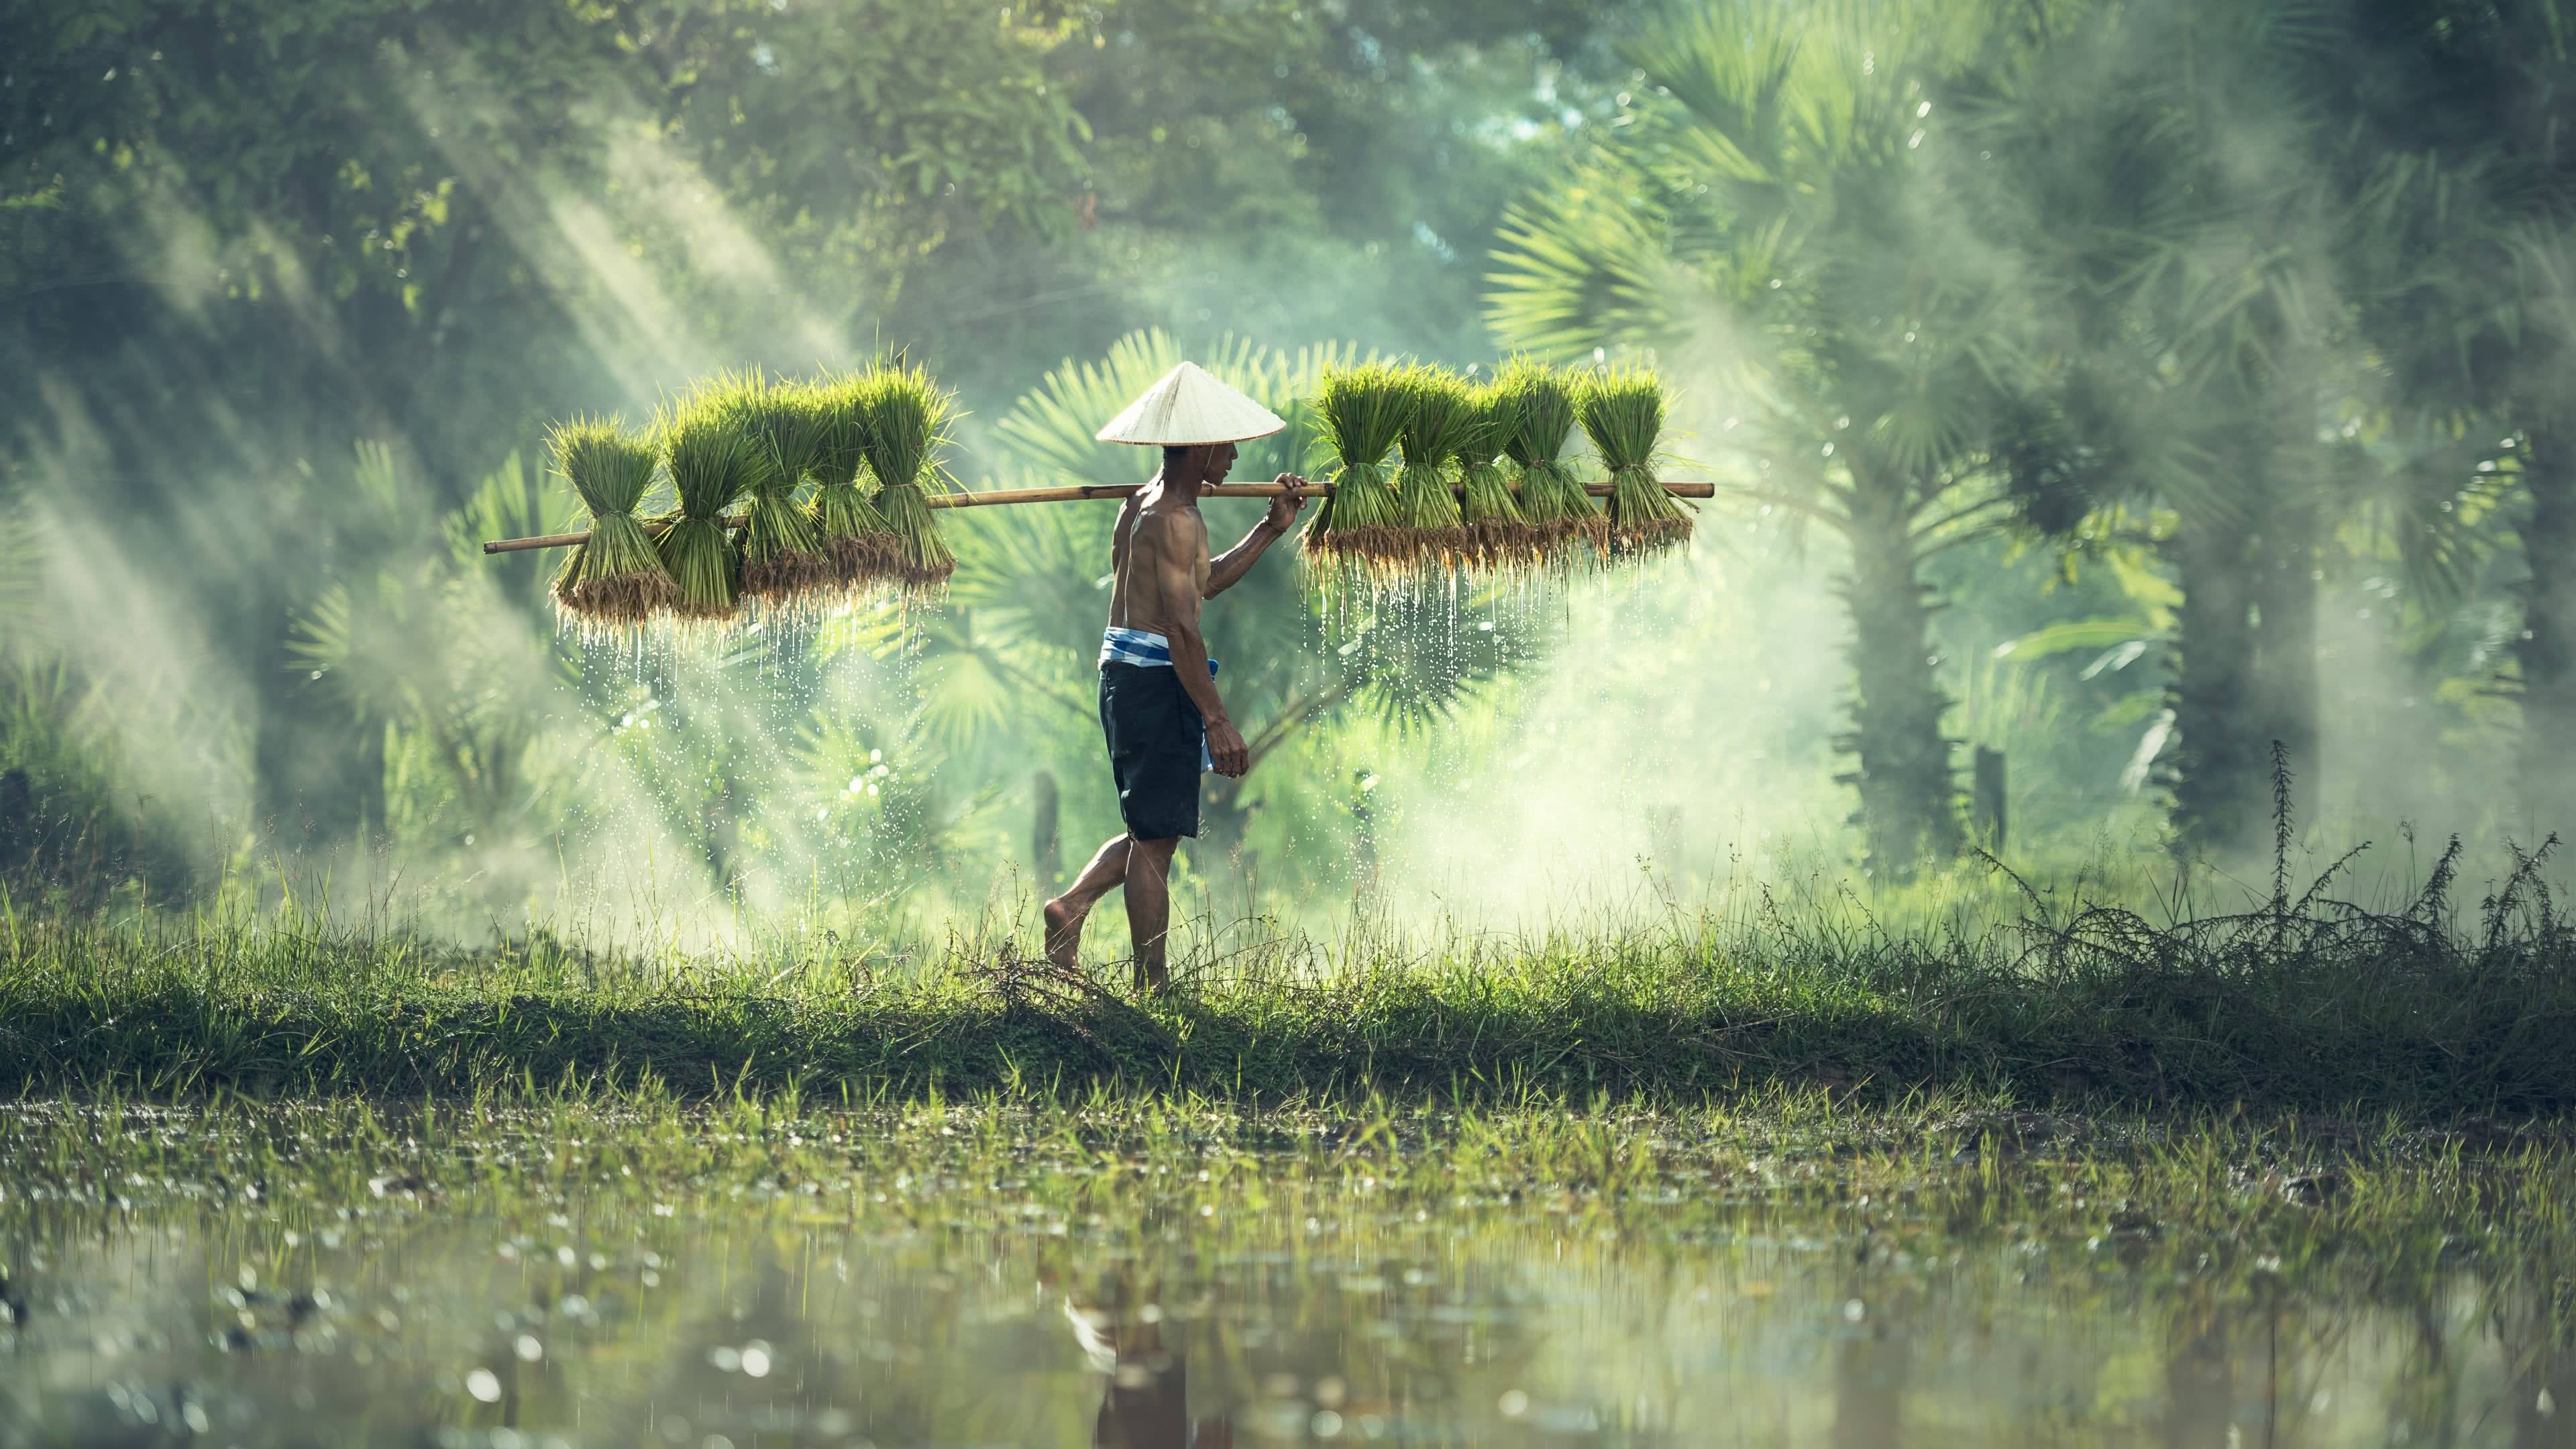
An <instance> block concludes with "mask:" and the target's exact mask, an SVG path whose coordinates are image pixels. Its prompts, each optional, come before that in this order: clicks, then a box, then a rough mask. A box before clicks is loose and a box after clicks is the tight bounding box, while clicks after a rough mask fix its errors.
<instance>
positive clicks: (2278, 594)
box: [2246, 485, 2320, 800]
mask: <svg viewBox="0 0 2576 1449" xmlns="http://www.w3.org/2000/svg"><path fill="white" fill-rule="evenodd" d="M2292 486H2295V485H2292ZM2255 552H2256V556H2255V558H2254V560H2253V564H2254V588H2253V608H2252V609H2251V610H2250V611H2249V613H2248V618H2249V620H2250V621H2252V624H2253V634H2254V669H2253V674H2252V679H2251V682H2252V684H2253V687H2254V695H2253V697H2252V698H2251V699H2249V700H2247V701H2246V703H2247V705H2248V707H2249V713H2250V714H2251V715H2252V725H2253V732H2254V733H2255V735H2256V736H2257V737H2258V739H2259V742H2260V743H2261V744H2262V745H2263V747H2264V748H2265V749H2267V750H2268V749H2269V748H2270V747H2271V742H2272V741H2274V740H2278V741H2280V742H2281V745H2282V747H2283V749H2284V750H2286V751H2287V753H2288V757H2289V762H2290V774H2291V776H2292V777H2293V778H2295V779H2297V780H2298V781H2300V782H2301V784H2302V786H2303V789H2304V791H2305V795H2306V798H2308V799H2310V800H2315V799H2318V798H2320V795H2319V782H2318V780H2317V762H2318V740H2317V716H2318V709H2319V705H2318V691H2317V505H2316V500H2315V499H2314V497H2313V496H2306V495H2305V494H2304V490H2300V492H2299V495H2298V496H2293V497H2291V498H2287V499H2285V500H2284V501H2282V502H2281V503H2280V504H2279V505H2277V506H2276V507H2274V508H2273V510H2272V512H2271V515H2270V516H2269V517H2268V518H2266V519H2265V520H2264V521H2263V525H2262V532H2261V533H2260V534H2259V535H2257V536H2256V539H2255Z"/></svg>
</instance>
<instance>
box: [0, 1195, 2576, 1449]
mask: <svg viewBox="0 0 2576 1449" xmlns="http://www.w3.org/2000/svg"><path fill="white" fill-rule="evenodd" d="M876 1186H877V1185H876V1184H871V1183H868V1182H860V1183H858V1184H857V1185H856V1186H855V1187H850V1188H847V1189H843V1188H841V1187H839V1186H837V1185H835V1184H830V1183H824V1184H816V1183H814V1182H812V1181H809V1180H804V1179H799V1178H795V1177H793V1176H792V1175H789V1174H779V1175H777V1176H775V1177H774V1178H769V1179H764V1180H762V1181H761V1182H759V1183H758V1184H756V1185H753V1186H746V1185H745V1184H743V1183H741V1182H737V1181H728V1180H725V1179H722V1178H716V1177H709V1178H707V1179H706V1180H703V1181H700V1182H697V1183H695V1184H694V1185H691V1186H689V1187H688V1188H687V1189H686V1190H673V1189H671V1188H667V1187H666V1188H658V1189H652V1190H636V1191H626V1190H609V1189H601V1190H595V1191H589V1190H567V1191H557V1192H535V1193H523V1194H516V1195H513V1194H510V1193H498V1194H491V1193H485V1194H478V1193H472V1192H467V1191H464V1190H462V1189H460V1190H458V1191H456V1192H454V1193H452V1194H442V1193H440V1192H439V1191H438V1190H437V1189H435V1188H433V1187H430V1186H428V1185H427V1184H423V1185H422V1190H421V1191H419V1192H417V1193H415V1192H412V1191H409V1190H407V1189H403V1188H401V1187H400V1186H399V1185H397V1186H396V1187H394V1188H393V1189H391V1190H369V1189H366V1188H360V1189H358V1190H356V1191H355V1192H353V1193H351V1194H349V1195H348V1196H347V1197H346V1198H345V1199H341V1200H334V1199H332V1198H330V1197H329V1196H327V1195H324V1196H319V1197H314V1198H311V1199H299V1200H293V1201H288V1202H284V1203H274V1202H270V1201H269V1200H267V1199H262V1200H260V1205H258V1206H239V1205H237V1206H236V1207H235V1208H233V1209H231V1210H227V1211H225V1212H221V1213H216V1212H207V1211H198V1210H194V1209H191V1208H190V1207H189V1206H187V1204H186V1202H185V1201H184V1195H180V1196H179V1197H173V1198H166V1199H164V1200H163V1201H160V1202H158V1203H157V1204H149V1203H148V1204H143V1205H124V1206H120V1205H118V1203H117V1202H116V1201H114V1200H111V1199H95V1200H92V1199H84V1200H82V1201H80V1202H78V1203H65V1204H63V1205H60V1206H55V1207H49V1208H46V1209H44V1210H43V1211H35V1212H30V1211H25V1210H23V1203H22V1204H21V1208H22V1210H21V1211H19V1212H18V1213H17V1214H16V1215H15V1216H0V1271H5V1274H6V1277H5V1288H0V1303H7V1304H9V1305H12V1307H11V1309H10V1312H9V1313H8V1315H7V1319H8V1321H7V1322H6V1323H5V1324H0V1446H7V1449H14V1446H19V1445H28V1446H33V1445H56V1444H94V1443H95V1444H128V1443H131V1444H145V1443H156V1444H157V1443H165V1442H173V1441H175V1440H176V1439H180V1438H186V1439H190V1440H192V1441H194V1440H203V1441H204V1442H207V1443H233V1444H242V1445H290V1444H292V1445H300V1444H332V1445H338V1444H352V1443H366V1442H382V1443H393V1444H435V1445H443V1446H458V1449H463V1446H494V1449H538V1446H555V1445H567V1446H568V1445H576V1444H603V1445H644V1446H655V1445H662V1446H671V1449H752V1446H809V1445H810V1446H857V1445H879V1446H892V1445H959V1446H964V1445H1050V1446H1052V1445H1069V1444H1082V1443H1090V1444H1094V1445H1098V1446H1120V1449H1189V1446H1203V1449H1217V1446H1225V1449H1230V1446H1233V1445H1237V1444H1244V1445H1253V1444H1280V1443H1307V1442H1339V1441H1344V1440H1356V1441H1360V1442H1383V1443H1404V1444H1441V1445H1468V1444H1479V1445H1481V1444H1491V1445H1497V1446H1523V1445H1532V1446H1534V1445H1547V1444H1561V1443H1566V1442H1573V1441H1582V1442H1590V1443H1599V1444H1610V1445H1679V1444H1706V1443H1725V1444H1734V1443H1745V1444H1817V1445H1826V1444H1830V1445H1833V1446H1837V1449H1897V1446H1906V1449H1921V1446H1947V1445H1971V1444H1975V1445H1985V1444H1995V1443H2016V1444H2049V1445H2056V1444H2064V1445H2087V1446H2091V1445H2101V1446H2110V1445H2123V1446H2126V1445H2146V1444H2163V1445H2172V1446H2192V1449H2250V1446H2288V1445H2302V1446H2305V1445H2314V1446H2344V1445H2364V1444H2368V1445H2395V1444H2410V1445H2411V1444H2452V1445H2463V1446H2479V1445H2499V1446H2502V1445H2512V1446H2524V1445H2543V1444H2551V1445H2565V1444H2568V1443H2571V1442H2576V1438H2571V1433H2570V1430H2571V1428H2576V1415H2572V1414H2571V1412H2570V1410H2571V1409H2576V1347H2571V1343H2570V1339H2569V1336H2568V1333H2567V1330H2566V1327H2565V1319H2564V1317H2563V1314H2562V1313H2561V1312H2560V1309H2559V1305H2557V1304H2556V1303H2555V1302H2554V1301H2553V1299H2552V1298H2551V1297H2550V1296H2549V1295H2550V1292H2551V1291H2554V1290H2547V1289H2540V1290H2525V1289H2522V1288H2499V1285H2498V1281H2497V1280H2496V1279H2495V1278H2494V1277H2493V1276H2492V1275H2491V1274H2490V1273H2486V1272H2473V1271H2470V1270H2468V1269H2466V1268H2462V1269H2457V1270H2445V1271H2442V1272H2438V1273H2434V1274H2429V1275H2408V1274H2401V1273H2396V1272H2393V1271H2390V1270H2389V1267H2388V1265H2387V1264H2385V1263H2378V1262H2372V1261H2366V1260H2359V1259H2357V1258H2354V1257H2349V1256H2347V1257H2337V1256H2336V1255H2333V1254H2329V1253H2312V1254H2310V1255H2308V1256H2307V1257H2306V1258H2304V1259H2302V1260H2299V1261H2294V1262H2293V1263H2292V1265H2291V1266H2289V1267H2286V1268H2284V1267H2279V1266H2278V1265H2277V1264H2275V1263H2274V1262H2273V1260H2272V1258H2270V1257H2269V1256H2262V1257H2260V1258H2259V1259H2258V1261H2259V1263H2260V1266H2253V1267H2251V1268H2250V1269H2249V1267H2248V1265H2246V1264H2244V1263H2237V1262H2232V1261H2231V1260H2230V1259H2229V1256H2228V1252H2227V1250H2224V1249H2222V1248H2220V1247H2218V1246H2216V1245H2214V1243H2213V1242H2205V1241H2194V1240H2190V1239H2188V1238H2186V1237H2185V1235H2183V1234H2179V1233H2176V1234H2173V1235H2171V1236H2155V1235H2150V1234H2147V1233H2144V1232H2139V1233H2135V1234H2131V1235H2129V1236H2126V1237H2121V1236H2117V1235H2088V1236H2084V1237H2075V1236H2063V1235H2055V1234H2047V1233H2034V1232H2031V1231H2028V1230H2027V1229H2026V1228H2024V1227H2020V1226H2016V1225H2015V1224H2013V1223H2011V1222H2006V1221H1985V1220H1981V1219H1970V1218H1957V1217H1951V1216H1946V1215H1939V1214H1934V1213H1930V1212H1925V1213H1922V1214H1919V1215H1913V1214H1908V1213H1905V1212H1882V1211H1880V1210H1877V1209H1872V1210H1870V1211H1869V1212H1867V1213H1865V1214H1861V1213H1854V1212H1852V1211H1839V1210H1831V1209H1828V1208H1825V1207H1821V1206H1813V1205H1811V1206H1808V1207H1784V1206H1780V1205H1778V1204H1769V1205H1766V1204H1764V1203H1761V1202H1755V1201H1738V1202H1735V1203H1732V1204H1725V1203H1715V1202H1711V1201H1704V1200H1694V1199H1687V1198H1682V1199H1675V1200H1673V1201H1669V1202H1663V1203H1647V1202H1640V1203H1631V1204H1628V1205H1625V1206H1622V1207H1620V1208H1619V1209H1618V1210H1616V1211H1611V1212H1594V1211H1575V1210H1571V1209H1569V1208H1568V1206H1567V1205H1566V1204H1565V1203H1564V1202H1546V1201H1538V1200H1527V1201H1514V1202H1502V1201H1488V1202H1484V1203H1480V1204H1473V1205H1463V1204H1462V1205H1456V1206H1453V1207H1452V1208H1451V1209H1450V1210H1446V1211H1432V1210H1431V1208H1430V1206H1428V1205H1418V1204H1417V1203H1415V1202H1411V1201H1408V1202H1405V1203H1401V1204H1395V1203H1385V1202H1379V1201H1376V1200H1374V1199H1373V1198H1372V1196H1371V1193H1370V1191H1369V1190H1368V1189H1367V1188H1366V1187H1365V1186H1363V1185H1362V1184H1359V1183H1354V1182H1350V1181H1342V1180H1331V1181H1323V1182H1316V1183H1309V1184H1305V1185H1303V1186H1296V1185H1293V1184H1286V1183H1274V1184H1271V1185H1270V1187H1271V1195H1270V1196H1268V1197H1266V1198H1263V1199H1261V1200H1260V1201H1257V1202H1255V1201H1248V1200H1247V1201H1229V1202H1227V1203H1226V1204H1224V1206H1225V1207H1226V1209H1227V1210H1226V1211H1224V1212H1220V1211H1219V1207H1220V1204H1219V1203H1218V1202H1215V1201H1208V1202H1203V1203H1199V1204H1198V1205H1197V1206H1192V1207H1175V1208H1171V1209H1168V1210H1166V1209H1155V1210H1152V1211H1146V1212H1142V1213H1133V1214H1126V1215H1117V1216H1112V1215H1102V1214H1089V1213H1086V1212H1084V1211H1082V1210H1081V1208H1080V1205H1079V1204H1078V1203H1069V1202H1064V1201H1056V1200H1042V1199H1038V1198H1034V1197H1028V1196H1014V1190H1013V1189H1012V1188H1011V1187H1010V1185H1009V1184H1008V1182H1007V1181H1003V1182H998V1183H986V1184H982V1185H975V1186H972V1187H971V1188H969V1187H959V1188H955V1189H953V1190H951V1191H945V1192H943V1193H942V1194H940V1195H938V1196H936V1197H927V1198H921V1199H916V1200H912V1201H905V1200H903V1199H902V1198H901V1197H900V1196H899V1195H892V1200H890V1201H889V1202H887V1203H885V1204H882V1205H880V1204H878V1203H877V1202H876ZM0 1206H5V1205H0ZM2256 1247H2258V1248H2259V1247H2260V1245H2256ZM2562 1405H2566V1406H2568V1407H2567V1408H2562V1407H2561V1406H2562Z"/></svg>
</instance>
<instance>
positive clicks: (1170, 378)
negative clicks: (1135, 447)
mask: <svg viewBox="0 0 2576 1449" xmlns="http://www.w3.org/2000/svg"><path fill="white" fill-rule="evenodd" d="M1286 426H1288V424H1287V422H1286V420H1285V419H1283V418H1281V417H1280V416H1279V415H1278V414H1277V413H1274V412H1272V411H1271V410H1270V409H1268V408H1266V407H1263V406H1262V405H1261V404H1259V403H1257V402H1254V401H1253V400H1252V399H1250V398H1248V397H1245V396H1244V395H1243V394H1241V393H1239V392H1236V391H1235V390H1234V389H1233V388H1230V387H1228V386H1226V385H1225V384H1224V383H1222V382H1219V381H1217V380H1216V378H1215V377H1213V376H1211V375H1210V374H1209V373H1208V371H1207V369H1205V368H1203V367H1201V366H1199V365H1198V364H1197V363H1195V362H1184V363H1182V364H1181V365H1180V366H1178V367H1175V368H1173V369H1172V370H1171V371H1169V372H1167V373H1164V374H1163V380H1162V381H1161V382H1158V383H1156V384H1154V385H1153V386H1152V387H1149V388H1147V389H1145V395H1144V396H1143V397H1140V398H1138V399H1136V400H1135V401H1134V402H1132V403H1129V404H1128V405H1127V411H1125V412H1123V413H1120V414H1119V415H1118V416H1117V417H1115V418H1113V419H1111V420H1110V423H1109V426H1107V427H1105V428H1102V429H1101V430H1100V431H1099V432H1098V433H1097V434H1095V435H1094V436H1096V437H1098V438H1099V439H1100V441H1102V442H1104V443H1143V444H1149V445H1151V444H1160V445H1161V446H1163V447H1166V448H1180V447H1194V446H1197V445H1199V444H1202V443H1240V442H1243V441H1245V440H1246V439H1250V438H1266V437H1268V436H1270V435H1271V434H1272V433H1275V432H1277V431H1279V430H1280V429H1281V428H1284V427H1286Z"/></svg>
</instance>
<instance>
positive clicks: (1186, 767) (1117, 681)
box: [1100, 664, 1207, 840]
mask: <svg viewBox="0 0 2576 1449" xmlns="http://www.w3.org/2000/svg"><path fill="white" fill-rule="evenodd" d="M1100 730H1101V733H1102V734H1105V735H1107V736H1108V737H1109V772H1110V774H1112V775H1114V776H1116V777H1117V780H1118V818H1119V819H1121V820H1124V821H1126V822H1127V833H1128V834H1129V835H1131V836H1133V837H1135V838H1136V839H1138V840H1172V839H1176V838H1178V837H1181V836H1185V835H1186V836H1193V837H1195V836H1196V835H1197V834H1198V833H1199V761H1200V758H1201V752H1202V751H1203V750H1204V749H1205V748H1206V745H1207V722H1206V721H1205V720H1204V719H1202V718H1201V717H1200V715H1199V707H1198V705H1197V703H1196V702H1194V701H1193V700H1192V699H1191V698H1190V696H1189V691H1187V690H1185V689H1183V688H1181V675H1180V671H1179V670H1177V669H1174V668H1172V667H1171V666H1169V665H1152V664H1103V665H1101V666H1100Z"/></svg>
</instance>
